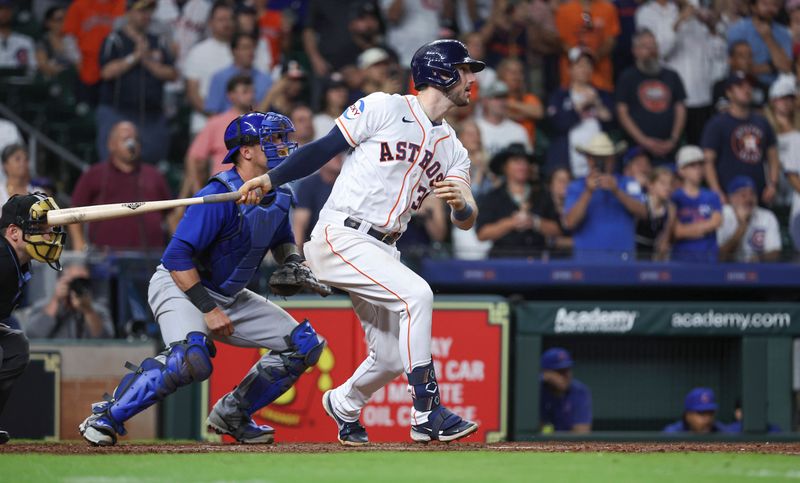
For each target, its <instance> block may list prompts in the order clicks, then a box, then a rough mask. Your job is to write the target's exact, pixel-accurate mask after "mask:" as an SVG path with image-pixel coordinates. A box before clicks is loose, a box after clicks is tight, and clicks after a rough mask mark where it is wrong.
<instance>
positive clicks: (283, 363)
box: [206, 320, 325, 443]
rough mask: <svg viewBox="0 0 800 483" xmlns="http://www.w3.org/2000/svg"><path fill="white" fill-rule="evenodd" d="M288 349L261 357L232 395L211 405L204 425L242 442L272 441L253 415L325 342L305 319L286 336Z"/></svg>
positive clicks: (288, 384) (287, 385) (316, 357)
mask: <svg viewBox="0 0 800 483" xmlns="http://www.w3.org/2000/svg"><path fill="white" fill-rule="evenodd" d="M287 346H288V349H287V350H286V351H284V352H280V353H278V352H273V353H270V354H267V355H265V356H264V357H262V358H261V359H259V360H258V362H256V364H255V365H254V366H253V367H252V368H251V369H250V371H249V372H248V373H247V375H245V377H244V379H243V380H242V382H241V383H239V385H238V386H237V387H236V388H235V389H234V390H233V392H231V393H228V394H226V395H225V396H223V397H222V398H221V399H220V400H219V401H217V403H216V404H215V405H214V409H213V410H212V411H211V414H210V415H209V416H208V419H207V420H206V423H207V424H208V425H209V426H210V427H212V428H213V429H214V430H216V431H217V432H218V433H221V434H229V435H231V436H233V437H234V438H235V439H236V440H237V441H240V442H242V443H269V442H272V435H273V433H274V430H273V429H272V428H270V427H269V426H263V425H262V426H259V425H257V424H256V423H255V422H254V421H253V420H252V415H253V413H254V412H256V411H257V410H259V409H260V408H262V407H264V406H266V405H267V404H269V403H271V402H272V401H274V400H276V399H277V398H278V397H279V396H280V395H281V394H283V393H284V392H286V391H287V390H289V388H290V387H292V384H294V383H295V381H297V379H298V378H299V377H300V376H301V375H302V374H303V372H305V370H306V369H308V368H309V367H312V366H314V364H316V363H317V361H318V360H319V357H320V355H322V350H323V349H324V347H325V341H324V340H323V339H322V338H321V337H319V336H318V335H317V333H316V331H314V328H313V327H312V326H311V324H310V323H309V322H308V321H307V320H306V321H304V322H303V323H302V324H298V326H297V327H295V328H294V330H292V333H291V334H289V336H287Z"/></svg>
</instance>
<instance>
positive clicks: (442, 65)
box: [411, 39, 486, 89]
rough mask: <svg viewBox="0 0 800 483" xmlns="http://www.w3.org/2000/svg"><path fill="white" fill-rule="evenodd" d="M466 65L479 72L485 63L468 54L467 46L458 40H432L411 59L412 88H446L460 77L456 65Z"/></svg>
mask: <svg viewBox="0 0 800 483" xmlns="http://www.w3.org/2000/svg"><path fill="white" fill-rule="evenodd" d="M459 65H466V66H469V68H470V69H471V70H472V72H480V71H482V70H483V69H484V67H486V64H484V63H483V62H481V61H479V60H475V59H473V58H472V57H470V56H469V52H467V47H466V46H465V45H464V44H462V43H461V42H459V41H458V40H452V39H445V40H434V41H433V42H430V43H427V44H425V45H423V46H422V47H420V48H419V49H417V52H416V53H415V54H414V57H413V58H412V59H411V76H412V77H413V79H414V88H415V89H420V88H422V87H424V86H427V85H432V86H435V87H440V88H442V89H448V88H450V87H452V86H454V85H455V84H456V83H457V82H458V79H459V78H460V77H461V76H460V75H459V74H458V69H457V67H458V66H459Z"/></svg>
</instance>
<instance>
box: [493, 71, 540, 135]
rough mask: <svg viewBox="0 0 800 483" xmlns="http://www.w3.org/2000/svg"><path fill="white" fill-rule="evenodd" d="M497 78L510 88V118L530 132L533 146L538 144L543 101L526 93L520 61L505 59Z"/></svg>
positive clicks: (508, 104) (508, 103) (508, 106)
mask: <svg viewBox="0 0 800 483" xmlns="http://www.w3.org/2000/svg"><path fill="white" fill-rule="evenodd" d="M497 78H498V79H500V80H501V81H503V82H505V83H506V86H508V100H507V101H506V104H507V108H508V117H509V118H511V120H513V121H516V122H518V123H520V124H522V127H524V128H525V130H526V131H528V137H529V138H530V140H531V146H534V145H535V144H536V121H539V120H541V119H542V118H543V117H544V107H542V101H540V100H539V98H538V97H536V95H535V94H532V93H529V92H526V89H525V72H524V66H523V64H522V62H521V61H520V60H518V59H514V58H508V59H503V61H502V62H500V64H499V65H498V66H497Z"/></svg>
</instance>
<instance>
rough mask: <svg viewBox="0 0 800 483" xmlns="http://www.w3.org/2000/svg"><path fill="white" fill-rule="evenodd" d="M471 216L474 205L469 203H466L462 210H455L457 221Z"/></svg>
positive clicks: (454, 214)
mask: <svg viewBox="0 0 800 483" xmlns="http://www.w3.org/2000/svg"><path fill="white" fill-rule="evenodd" d="M470 216H472V205H470V204H469V203H467V204H466V205H464V208H462V209H460V210H453V218H455V219H456V221H464V220H467V219H469V217H470Z"/></svg>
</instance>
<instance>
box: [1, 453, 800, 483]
mask: <svg viewBox="0 0 800 483" xmlns="http://www.w3.org/2000/svg"><path fill="white" fill-rule="evenodd" d="M0 480H2V481H4V482H9V483H11V482H14V483H16V482H27V481H30V482H45V481H63V482H75V483H78V482H89V483H102V482H114V483H122V482H125V483H127V482H131V483H133V482H137V483H138V482H161V481H168V482H172V481H192V482H203V481H215V482H222V481H246V482H280V483H288V482H294V481H297V482H312V483H322V482H338V481H340V482H346V483H355V482H361V481H369V482H376V483H387V482H394V481H398V482H403V483H416V482H431V483H433V482H444V481H456V482H472V481H476V482H488V483H500V482H506V481H508V482H520V481H521V482H528V481H530V482H533V481H545V482H562V481H565V482H572V481H575V482H582V483H583V482H613V483H622V482H647V483H650V482H670V483H672V482H681V483H683V482H695V481H696V482H724V483H732V482H738V481H753V482H765V483H766V482H770V483H771V482H777V481H794V482H800V457H795V456H783V455H757V454H734V453H718V454H709V453H704V454H700V453H665V454H619V453H556V454H548V453H528V452H518V453H511V452H507V453H501V452H493V451H481V452H472V451H465V452H435V453H419V452H414V453H403V452H375V453H367V452H363V453H361V452H360V453H329V454H252V453H251V454H232V453H222V454H175V455H165V454H158V455H87V456H53V455H37V454H28V455H11V454H9V455H0Z"/></svg>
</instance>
